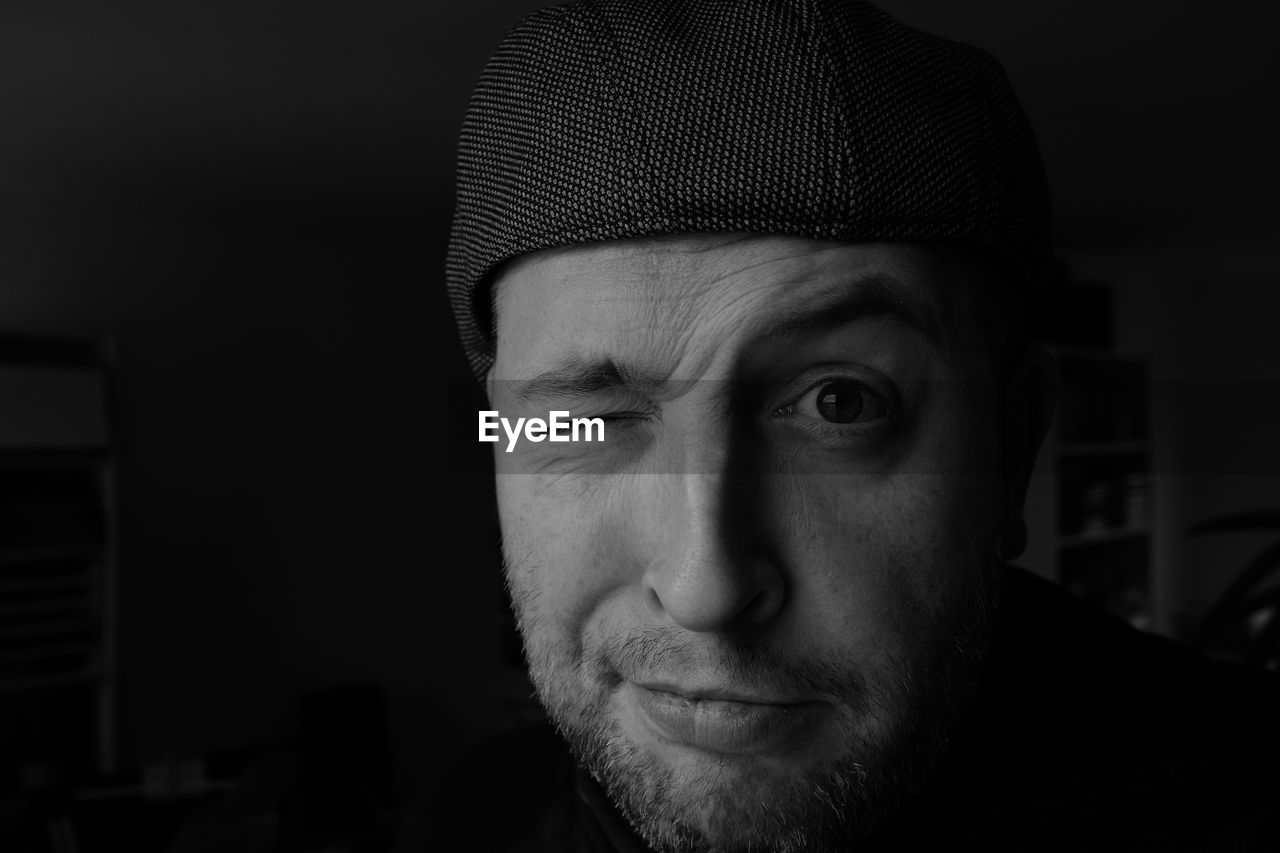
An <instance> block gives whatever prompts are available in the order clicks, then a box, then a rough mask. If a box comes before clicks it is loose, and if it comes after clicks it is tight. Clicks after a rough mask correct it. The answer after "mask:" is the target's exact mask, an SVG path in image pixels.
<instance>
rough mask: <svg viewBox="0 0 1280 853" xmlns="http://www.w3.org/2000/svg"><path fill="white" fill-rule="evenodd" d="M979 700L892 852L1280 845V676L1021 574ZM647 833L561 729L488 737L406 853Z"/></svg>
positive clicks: (426, 814) (901, 825)
mask: <svg viewBox="0 0 1280 853" xmlns="http://www.w3.org/2000/svg"><path fill="white" fill-rule="evenodd" d="M1002 612H1003V615H1002V617H1001V623H1000V625H999V628H998V630H997V634H996V641H995V646H994V649H993V652H992V656H991V658H990V659H989V661H988V664H987V666H986V668H985V670H984V674H983V679H982V682H981V683H980V685H979V688H978V696H977V699H976V701H975V703H974V706H973V708H972V711H971V712H970V714H969V715H968V717H967V718H966V721H965V723H964V724H963V725H962V727H961V730H960V731H959V732H958V734H957V737H956V739H955V743H954V745H953V747H952V749H951V752H950V753H949V755H948V758H947V761H946V763H945V765H944V768H943V770H942V771H941V772H940V774H939V775H938V776H937V778H935V779H934V780H933V781H932V782H931V783H930V784H929V785H928V786H927V787H926V789H925V791H924V792H923V793H922V794H921V796H920V797H918V798H917V799H916V800H915V801H913V802H912V803H911V805H910V806H909V807H908V808H907V809H906V810H904V811H903V812H902V813H901V814H900V815H899V816H898V817H897V818H896V819H895V820H894V821H893V822H892V823H891V824H889V825H888V826H886V827H885V828H884V830H883V831H882V832H881V833H880V834H879V835H878V836H877V838H876V841H875V844H874V845H872V846H871V849H873V850H876V851H900V850H936V849H960V850H964V849H978V850H993V849H996V850H1051V851H1072V850H1162V851H1164V850H1214V851H1217V850H1266V851H1274V850H1280V679H1276V678H1274V677H1272V676H1270V675H1266V674H1263V673H1259V672H1252V671H1247V670H1243V669H1241V668H1238V667H1235V666H1231V665H1227V664H1220V663H1216V662H1211V661H1209V660H1207V659H1206V658H1204V657H1202V656H1200V655H1199V654H1197V653H1195V652H1194V651H1192V650H1190V649H1188V648H1186V647H1183V646H1180V645H1178V644H1176V643H1173V642H1170V641H1168V640H1165V639H1162V638H1159V637H1156V636H1152V635H1148V634H1142V633H1139V632H1137V631H1135V630H1133V629H1132V628H1130V627H1129V626H1128V625H1126V624H1124V623H1123V622H1120V621H1118V620H1116V619H1113V618H1111V617H1109V616H1105V615H1102V614H1100V613H1096V612H1094V611H1093V610H1091V609H1089V608H1088V607H1087V606H1085V605H1084V604H1082V603H1080V602H1079V601H1077V600H1076V599H1075V598H1074V597H1072V596H1071V595H1069V594H1068V593H1066V592H1065V591H1063V590H1061V589H1060V588H1058V587H1056V586H1054V585H1052V584H1049V583H1046V582H1045V581H1042V580H1040V579H1038V578H1035V577H1033V576H1031V575H1029V574H1027V573H1025V572H1023V571H1021V570H1017V569H1014V570H1011V571H1010V572H1009V579H1008V584H1007V590H1006V599H1005V605H1004V608H1003V611H1002ZM644 849H645V848H644V846H643V844H642V843H641V842H640V841H639V840H638V839H637V838H636V837H635V836H634V835H633V834H632V833H631V831H630V829H629V828H628V827H627V826H626V824H625V822H624V821H623V820H622V819H621V818H619V817H618V816H617V814H616V813H615V811H614V810H613V808H612V807H611V806H610V805H609V804H608V802H607V801H606V800H605V798H604V796H603V794H602V793H601V792H600V790H599V788H598V787H597V786H596V785H595V783H594V782H592V781H591V780H590V779H589V778H588V777H587V776H586V775H585V774H584V773H582V772H581V771H579V770H577V769H576V767H575V766H574V764H573V762H572V759H571V758H570V757H569V755H568V752H567V750H566V748H565V747H564V746H563V744H562V743H561V742H560V741H559V739H558V738H557V737H556V735H555V734H554V733H553V732H552V731H551V730H550V729H549V728H542V729H535V730H529V731H522V732H513V733H510V734H508V735H506V736H504V737H503V738H500V739H498V740H495V741H494V742H492V743H490V744H489V745H488V746H487V747H486V748H485V749H484V750H482V751H481V752H479V753H478V754H477V755H475V756H474V757H473V758H472V760H470V761H469V762H468V764H467V766H466V767H465V768H464V769H462V770H461V771H460V772H459V773H457V774H456V775H454V776H452V777H451V778H450V785H449V790H447V791H442V792H440V793H438V794H437V795H436V796H434V797H432V798H431V801H430V802H429V803H428V804H427V806H426V808H425V809H424V810H423V811H422V813H420V814H418V815H416V816H415V819H414V820H412V821H411V822H410V825H409V827H408V828H407V830H406V832H405V833H404V835H403V836H402V837H401V839H400V843H399V845H398V846H397V847H396V848H395V853H425V851H427V850H483V851H522V853H523V851H554V853H615V851H616V853H630V851H643V850H644Z"/></svg>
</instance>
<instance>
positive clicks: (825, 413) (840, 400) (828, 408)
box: [818, 382, 862, 424]
mask: <svg viewBox="0 0 1280 853" xmlns="http://www.w3.org/2000/svg"><path fill="white" fill-rule="evenodd" d="M818 414H820V415H822V417H823V418H825V419H826V420H829V421H831V422H832V423H837V424H848V423H853V422H854V421H856V420H857V419H858V415H860V414H862V391H861V389H859V388H858V386H857V385H856V384H855V383H853V382H831V383H829V384H827V385H824V386H822V388H821V389H820V390H819V391H818Z"/></svg>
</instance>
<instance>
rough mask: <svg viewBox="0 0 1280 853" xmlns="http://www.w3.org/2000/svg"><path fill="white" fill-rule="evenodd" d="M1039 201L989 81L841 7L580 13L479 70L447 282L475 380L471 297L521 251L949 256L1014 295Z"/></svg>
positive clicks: (1018, 128) (925, 37)
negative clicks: (974, 259) (632, 241)
mask: <svg viewBox="0 0 1280 853" xmlns="http://www.w3.org/2000/svg"><path fill="white" fill-rule="evenodd" d="M1049 230H1050V222H1049V201H1048V192H1047V188H1046V182H1045V179H1044V173H1043V168H1042V166H1041V163H1040V157H1039V153H1038V150H1037V147H1036V144H1035V139H1034V136H1033V135H1032V132H1031V129H1030V126H1029V124H1028V122H1027V120H1026V117H1025V115H1024V114H1023V112H1022V109H1021V108H1020V106H1019V105H1018V103H1017V100H1016V99H1015V97H1014V95H1013V92H1012V90H1011V89H1010V87H1009V83H1008V81H1007V80H1006V78H1005V75H1004V72H1003V71H1002V69H1001V68H1000V66H999V64H998V63H997V62H996V61H995V59H993V58H992V57H991V56H990V55H988V54H986V53H984V52H982V51H981V50H978V49H976V48H974V47H971V46H968V45H964V44H959V43H956V42H952V41H948V40H946V39H942V38H938V37H936V36H932V35H929V34H926V33H922V32H920V31H918V30H914V29H911V28H909V27H906V26H904V25H902V24H901V23H899V22H898V21H896V20H895V19H893V18H891V17H889V16H888V15H886V14H885V13H883V12H881V11H880V10H879V9H876V8H875V7H873V6H870V5H868V4H865V3H859V2H841V0H796V2H784V0H585V2H578V3H572V4H569V5H564V6H556V7H550V8H546V9H542V10H540V11H538V12H535V13H533V14H532V15H530V16H529V17H528V18H526V19H525V20H524V21H523V22H522V23H521V24H519V25H518V26H517V27H516V29H515V30H513V31H512V32H511V34H510V35H508V36H507V38H506V39H505V40H504V41H503V42H502V44H501V46H500V47H499V48H498V50H497V52H496V53H495V54H494V56H493V58H492V59H491V60H490V62H489V64H488V66H487V67H486V68H485V70H484V72H483V74H482V75H481V78H480V81H479V83H478V84H477V87H476V90H475V94H474V95H473V97H472V100H471V104H470V107H469V108H468V112H467V116H466V119H465V121H464V123H463V127H462V133H461V137H460V141H459V149H458V172H457V205H456V208H455V212H454V220H453V229H452V232H451V235H450V241H449V250H448V257H447V265H446V272H447V278H448V287H449V294H450V300H451V303H452V305H453V309H454V313H455V316H456V318H457V322H458V327H459V331H460V334H461V337H462V342H463V348H464V349H465V351H466V353H467V358H468V360H469V361H470V363H471V366H472V368H473V369H474V370H475V372H476V374H477V375H483V374H484V372H485V371H486V370H487V369H488V368H489V366H490V365H491V364H492V363H493V344H494V341H493V338H492V330H491V328H490V324H491V317H490V313H491V312H490V306H489V283H490V278H491V276H492V274H493V272H494V270H495V269H496V267H497V266H498V265H499V264H501V263H502V262H503V261H505V260H508V259H511V258H514V257H517V256H519V255H522V254H526V253H528V252H531V251H535V250H538V249H544V248H550V247H554V246H563V245H570V244H581V243H591V242H598V241H604V240H616V239H624V238H630V237H644V236H657V235H663V234H675V233H684V232H736V231H748V232H759V233H767V234H792V235H797V236H803V237H811V238H815V239H827V240H850V241H867V240H907V241H934V240H962V241H970V242H974V243H977V244H979V245H981V246H985V247H986V248H987V249H989V250H991V251H992V252H994V253H995V254H996V255H997V256H999V257H1001V258H1003V259H1004V260H1005V261H1006V262H1007V263H1008V264H1009V265H1010V266H1011V267H1012V268H1013V269H1014V270H1016V271H1017V272H1019V273H1020V274H1021V275H1022V276H1024V277H1027V278H1034V277H1036V276H1037V275H1038V274H1039V273H1040V271H1041V270H1042V269H1043V267H1044V266H1045V265H1046V263H1047V261H1048V257H1049Z"/></svg>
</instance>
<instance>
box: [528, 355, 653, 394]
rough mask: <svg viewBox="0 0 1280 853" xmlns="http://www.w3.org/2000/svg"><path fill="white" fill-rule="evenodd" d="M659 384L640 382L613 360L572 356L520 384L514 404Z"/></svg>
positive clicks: (638, 378) (639, 379)
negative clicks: (623, 387)
mask: <svg viewBox="0 0 1280 853" xmlns="http://www.w3.org/2000/svg"><path fill="white" fill-rule="evenodd" d="M661 384H663V383H660V382H657V381H652V380H649V381H645V380H642V379H641V378H640V377H637V376H635V375H633V374H632V373H631V372H630V371H628V370H627V369H626V368H624V367H620V366H619V365H618V364H616V363H615V362H613V361H612V360H608V361H587V360H586V359H584V358H582V357H580V356H576V355H571V356H566V357H565V358H563V359H561V360H560V362H559V363H558V364H557V365H556V366H555V367H553V368H552V369H551V370H548V371H546V372H545V373H540V374H538V375H537V376H535V377H534V378H533V379H530V380H529V381H528V382H525V383H524V384H522V385H521V386H520V390H518V391H517V392H516V401H517V402H518V403H519V404H520V405H522V406H523V405H527V404H528V403H529V402H531V401H534V400H543V399H553V400H555V399H563V398H566V397H589V396H591V395H592V394H598V393H600V392H602V391H608V390H609V389H611V388H617V387H619V386H629V387H635V386H637V385H640V386H645V387H653V388H656V387H657V386H659V385H661Z"/></svg>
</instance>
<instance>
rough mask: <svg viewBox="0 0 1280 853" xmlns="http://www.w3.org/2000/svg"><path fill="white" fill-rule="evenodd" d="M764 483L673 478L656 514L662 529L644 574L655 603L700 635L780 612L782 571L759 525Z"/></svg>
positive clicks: (722, 477)
mask: <svg viewBox="0 0 1280 853" xmlns="http://www.w3.org/2000/svg"><path fill="white" fill-rule="evenodd" d="M762 485H763V484H762V482H761V480H760V479H759V478H757V477H754V476H741V475H729V474H724V473H710V474H708V473H689V474H681V475H672V478H671V481H669V482H668V484H667V488H664V489H661V490H660V492H662V493H664V494H661V495H657V496H655V497H657V498H658V504H659V505H658V507H657V510H658V511H657V512H655V513H652V514H651V516H650V517H651V518H652V519H653V520H654V521H655V522H656V523H657V528H658V529H656V530H655V531H654V533H655V537H654V539H653V540H651V541H654V543H655V544H656V545H657V547H656V548H655V552H656V556H655V558H654V559H652V560H651V561H650V562H649V563H648V566H647V569H646V571H645V574H644V586H645V594H646V597H647V599H648V603H649V606H650V607H652V608H654V609H655V610H657V611H659V613H660V614H663V615H665V616H667V617H668V618H670V619H671V620H672V621H673V622H675V623H676V624H677V625H680V626H681V627H683V628H685V629H686V630H689V631H697V632H712V631H721V632H723V631H734V630H744V629H750V628H758V627H760V626H762V625H764V624H766V623H768V622H769V621H770V620H772V619H773V618H774V617H775V616H777V614H778V612H779V610H780V609H781V608H782V604H783V596H784V592H785V589H784V584H783V577H782V573H781V571H780V570H779V567H778V565H777V564H776V562H775V561H774V560H772V559H771V558H770V557H769V555H768V552H767V548H766V547H765V542H764V540H763V538H762V535H761V531H760V529H759V526H758V525H757V524H755V523H754V522H753V514H754V511H755V510H756V509H757V508H758V507H759V501H760V500H761V498H762V496H763V495H762V491H763V488H762ZM655 540H656V541H655Z"/></svg>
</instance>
